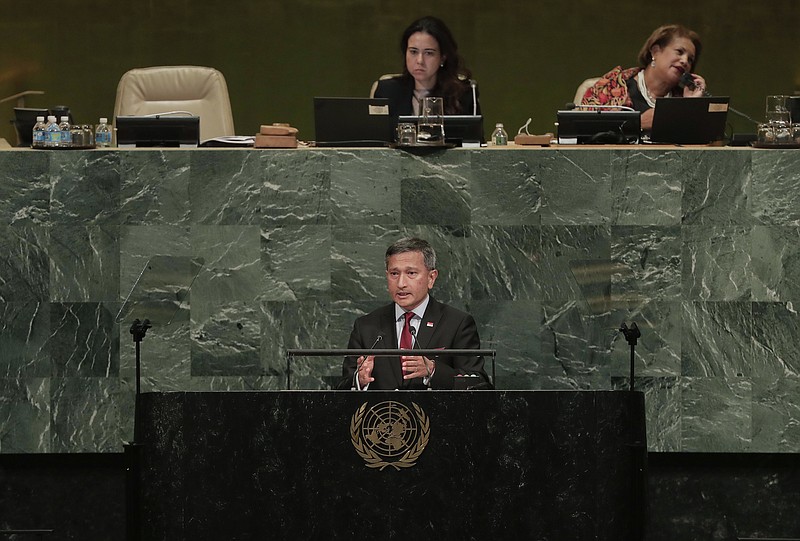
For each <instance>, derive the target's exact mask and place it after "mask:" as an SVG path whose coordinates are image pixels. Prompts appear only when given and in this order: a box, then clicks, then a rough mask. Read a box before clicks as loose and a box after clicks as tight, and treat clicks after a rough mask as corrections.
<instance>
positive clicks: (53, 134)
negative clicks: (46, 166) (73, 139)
mask: <svg viewBox="0 0 800 541" xmlns="http://www.w3.org/2000/svg"><path fill="white" fill-rule="evenodd" d="M44 130H45V132H44V146H45V148H56V147H60V146H61V129H60V128H59V127H58V121H57V120H56V117H55V115H50V116H48V117H47V126H46V127H45V129H44Z"/></svg>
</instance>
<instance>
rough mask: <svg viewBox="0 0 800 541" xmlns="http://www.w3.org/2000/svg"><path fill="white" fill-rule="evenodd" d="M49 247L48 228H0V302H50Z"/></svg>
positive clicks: (35, 226)
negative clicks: (31, 300) (32, 300)
mask: <svg viewBox="0 0 800 541" xmlns="http://www.w3.org/2000/svg"><path fill="white" fill-rule="evenodd" d="M49 244H50V228H49V227H46V226H39V225H32V226H6V225H0V301H2V302H14V301H23V302H25V301H28V300H30V299H35V300H40V301H47V300H50V261H49V256H48V247H49ZM3 254H5V255H3Z"/></svg>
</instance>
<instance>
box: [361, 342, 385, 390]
mask: <svg viewBox="0 0 800 541" xmlns="http://www.w3.org/2000/svg"><path fill="white" fill-rule="evenodd" d="M382 340H383V333H378V337H377V338H376V339H375V341H374V342H373V343H372V345H371V346H370V347H369V349H375V346H377V345H378V342H381V341H382ZM363 357H364V359H363V360H362V361H361V362H360V363H358V365H357V366H356V373H355V377H356V379H358V371H359V370H361V365H363V364H364V362H365V361H366V360H367V356H366V355H364V356H363Z"/></svg>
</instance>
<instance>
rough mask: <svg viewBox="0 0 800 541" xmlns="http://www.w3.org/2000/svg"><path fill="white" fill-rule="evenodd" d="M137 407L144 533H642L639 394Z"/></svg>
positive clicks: (149, 399) (196, 398)
mask: <svg viewBox="0 0 800 541" xmlns="http://www.w3.org/2000/svg"><path fill="white" fill-rule="evenodd" d="M141 407H142V412H141V413H142V417H141V419H142V426H141V428H142V431H141V434H142V438H141V442H142V444H143V446H142V448H141V450H142V454H141V469H140V475H141V486H142V490H141V502H142V507H141V516H142V538H143V539H164V540H167V539H169V540H173V541H177V540H183V539H187V540H189V539H191V540H193V541H199V540H206V539H208V540H217V539H231V540H232V539H292V540H296V539H368V538H369V539H417V540H421V539H432V538H434V537H438V538H441V539H538V540H568V539H600V540H603V539H608V540H628V539H640V538H641V537H640V535H641V525H640V522H639V521H640V520H641V518H642V517H643V509H644V502H643V498H641V497H640V496H641V493H642V492H641V491H642V488H643V486H644V455H645V441H644V438H645V426H644V400H643V395H642V394H640V393H630V392H624V391H619V392H610V391H609V392H605V391H600V392H593V391H586V392H572V391H506V392H502V391H460V392H459V391H420V392H402V391H401V392H377V391H376V392H365V393H359V392H351V391H293V392H196V393H191V392H174V393H148V394H144V395H142V400H141ZM404 446H405V447H404Z"/></svg>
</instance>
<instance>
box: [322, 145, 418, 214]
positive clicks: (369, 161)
mask: <svg viewBox="0 0 800 541" xmlns="http://www.w3.org/2000/svg"><path fill="white" fill-rule="evenodd" d="M393 154H394V153H393V151H391V150H369V151H347V150H341V151H337V152H335V153H334V154H333V155H332V156H331V158H330V160H331V162H330V163H331V173H330V205H331V221H332V223H335V224H342V225H343V224H381V225H384V226H387V227H391V226H393V225H395V226H396V225H397V224H400V219H401V218H400V217H401V201H402V197H401V189H402V184H403V178H404V172H403V167H402V166H403V161H404V160H411V159H413V157H410V156H407V155H401V156H396V155H393Z"/></svg>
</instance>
